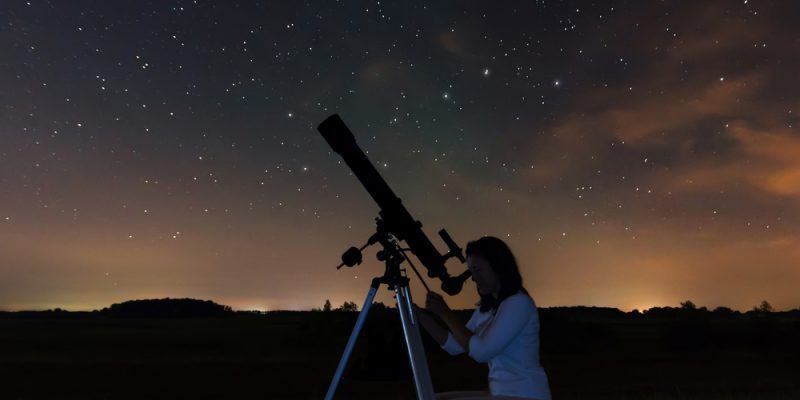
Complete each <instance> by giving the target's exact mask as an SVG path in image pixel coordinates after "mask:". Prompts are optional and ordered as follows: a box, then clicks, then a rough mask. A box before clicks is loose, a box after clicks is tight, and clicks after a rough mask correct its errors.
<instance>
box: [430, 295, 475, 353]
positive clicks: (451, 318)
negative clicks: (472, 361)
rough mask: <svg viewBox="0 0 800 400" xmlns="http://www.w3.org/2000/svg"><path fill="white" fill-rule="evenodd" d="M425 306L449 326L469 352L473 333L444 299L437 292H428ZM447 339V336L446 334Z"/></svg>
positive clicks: (455, 337) (456, 338)
mask: <svg viewBox="0 0 800 400" xmlns="http://www.w3.org/2000/svg"><path fill="white" fill-rule="evenodd" d="M425 305H426V306H427V308H428V309H429V310H431V312H433V313H435V314H436V315H438V316H439V318H441V319H442V321H444V323H445V325H447V329H448V330H450V332H451V333H452V334H453V338H454V339H455V340H456V342H458V344H459V345H460V346H461V347H462V348H463V349H464V350H465V351H467V352H469V339H470V338H471V337H472V332H470V331H469V329H467V327H466V326H464V324H463V323H462V322H461V321H460V320H459V318H458V316H456V314H455V313H454V312H453V311H452V310H451V309H450V307H449V306H448V305H447V303H446V302H445V301H444V298H442V296H441V295H440V294H438V293H436V292H428V297H427V299H426V300H425ZM445 339H447V335H446V332H445Z"/></svg>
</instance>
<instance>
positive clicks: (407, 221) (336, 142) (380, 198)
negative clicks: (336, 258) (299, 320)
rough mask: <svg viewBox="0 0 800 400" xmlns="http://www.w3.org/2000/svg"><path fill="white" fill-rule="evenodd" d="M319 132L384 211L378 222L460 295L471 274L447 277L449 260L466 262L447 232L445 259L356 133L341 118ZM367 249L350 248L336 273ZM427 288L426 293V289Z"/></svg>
mask: <svg viewBox="0 0 800 400" xmlns="http://www.w3.org/2000/svg"><path fill="white" fill-rule="evenodd" d="M317 130H319V132H320V133H321V134H322V136H323V137H324V138H325V140H326V141H327V142H328V144H329V145H330V146H331V148H332V149H333V151H335V152H336V153H338V154H339V155H341V156H342V159H344V162H345V163H346V164H347V166H349V167H350V169H351V170H352V171H353V174H354V175H355V176H356V177H357V178H358V180H359V181H361V184H362V185H364V188H365V189H367V192H369V194H370V195H371V196H372V198H373V199H374V200H375V202H376V203H377V204H378V207H380V209H381V211H380V212H379V215H380V217H379V220H381V221H383V224H384V228H385V229H386V231H388V233H390V234H391V235H393V236H394V237H395V238H397V239H398V240H401V241H402V240H404V241H405V242H406V243H407V244H408V245H409V249H410V250H411V252H412V253H413V254H414V255H415V256H416V257H417V258H418V259H419V260H420V262H422V265H423V266H425V268H426V269H427V271H428V277H430V278H438V279H440V280H441V281H442V285H441V287H442V291H444V292H445V293H447V294H449V295H451V296H454V295H456V294H458V293H459V292H460V291H461V288H462V287H463V285H464V282H465V281H466V280H467V279H468V278H469V276H470V272H469V270H466V271H464V272H463V273H461V274H460V275H458V276H456V277H453V276H450V274H448V273H447V268H446V267H445V262H446V261H447V260H448V259H450V258H452V257H455V258H457V259H458V260H460V261H461V262H462V263H464V262H465V259H464V256H463V254H462V250H461V248H460V247H459V246H458V245H457V244H456V243H455V242H454V241H453V239H452V238H451V237H450V235H449V234H448V233H447V231H446V230H444V229H442V230H440V231H439V236H440V237H441V238H442V240H443V241H444V242H445V244H447V247H448V252H447V253H445V254H444V255H442V254H441V253H439V251H438V250H437V249H436V247H434V245H433V243H431V241H430V240H429V239H428V237H427V236H426V235H425V233H424V232H423V231H422V223H421V222H419V221H415V220H414V218H413V217H412V216H411V214H410V213H409V212H408V210H406V208H405V206H403V202H402V200H400V198H399V197H397V196H396V195H395V194H394V192H393V191H392V189H391V188H390V187H389V185H388V184H386V181H385V180H383V177H381V175H380V173H378V170H377V169H375V166H374V165H373V164H372V162H370V161H369V159H368V158H367V156H366V155H365V154H364V152H363V151H362V150H361V148H360V147H359V146H358V144H357V143H356V139H355V137H354V136H353V133H352V132H350V129H348V128H347V125H345V123H344V121H342V119H341V118H340V117H339V115H338V114H334V115H331V116H330V117H328V118H327V119H325V120H324V121H322V123H321V124H319V127H318V128H317ZM370 244H372V243H370V242H369V241H368V243H367V245H370ZM367 245H365V246H364V247H366V246H367ZM364 247H362V248H360V249H359V248H356V247H351V248H350V249H348V250H347V251H346V252H345V253H344V254H343V255H342V263H341V264H339V266H338V267H337V269H338V268H341V267H342V266H345V265H346V266H348V267H352V266H354V265H356V264H360V263H361V260H362V257H361V250H363V249H364ZM415 271H416V269H415ZM420 280H422V277H420ZM422 283H423V285H424V284H425V282H424V281H422ZM425 287H426V289H427V285H425Z"/></svg>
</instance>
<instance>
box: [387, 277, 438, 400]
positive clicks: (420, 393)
mask: <svg viewBox="0 0 800 400" xmlns="http://www.w3.org/2000/svg"><path fill="white" fill-rule="evenodd" d="M395 294H396V296H397V310H398V311H399V312H400V321H401V322H402V324H403V335H404V336H405V339H406V347H407V348H408V359H409V360H410V361H411V371H412V372H413V374H414V386H415V387H416V389H417V398H418V399H419V400H433V399H434V397H435V394H434V392H433V384H431V374H430V372H428V361H427V360H426V358H425V348H424V347H423V346H422V337H421V336H420V334H419V324H418V321H419V320H418V319H417V316H416V315H414V308H413V307H412V304H413V303H412V301H411V292H410V291H409V290H408V284H405V285H398V286H396V287H395Z"/></svg>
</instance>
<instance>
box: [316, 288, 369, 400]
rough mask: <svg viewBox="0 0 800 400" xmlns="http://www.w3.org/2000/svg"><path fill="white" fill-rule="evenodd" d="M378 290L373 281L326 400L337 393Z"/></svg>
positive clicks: (330, 399) (329, 387) (329, 399)
mask: <svg viewBox="0 0 800 400" xmlns="http://www.w3.org/2000/svg"><path fill="white" fill-rule="evenodd" d="M377 291H378V285H377V284H375V283H374V282H373V285H372V286H371V287H370V288H369V293H367V299H366V300H364V306H363V307H361V312H360V313H359V314H358V320H356V326H355V327H354V328H353V332H351V333H350V339H348V340H347V346H345V348H344V354H343V355H342V358H341V359H340V360H339V366H338V367H336V374H335V375H334V376H333V380H332V381H331V385H330V386H328V393H327V394H326V395H325V400H332V399H333V395H334V393H336V386H338V385H339V381H340V380H341V379H342V374H344V368H345V367H346V366H347V360H348V359H349V358H350V353H351V352H352V351H353V347H354V346H355V345H356V340H357V339H358V333H359V332H361V327H362V326H363V325H364V320H365V319H367V312H369V307H370V306H371V305H372V300H373V299H374V298H375V293H376V292H377Z"/></svg>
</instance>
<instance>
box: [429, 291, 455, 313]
mask: <svg viewBox="0 0 800 400" xmlns="http://www.w3.org/2000/svg"><path fill="white" fill-rule="evenodd" d="M425 308H427V309H428V310H430V311H431V312H433V313H434V314H436V315H438V316H440V317H443V316H444V315H445V314H447V313H449V312H450V307H448V306H447V302H445V301H444V298H443V297H442V295H440V294H439V293H436V292H428V296H427V297H426V298H425Z"/></svg>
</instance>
